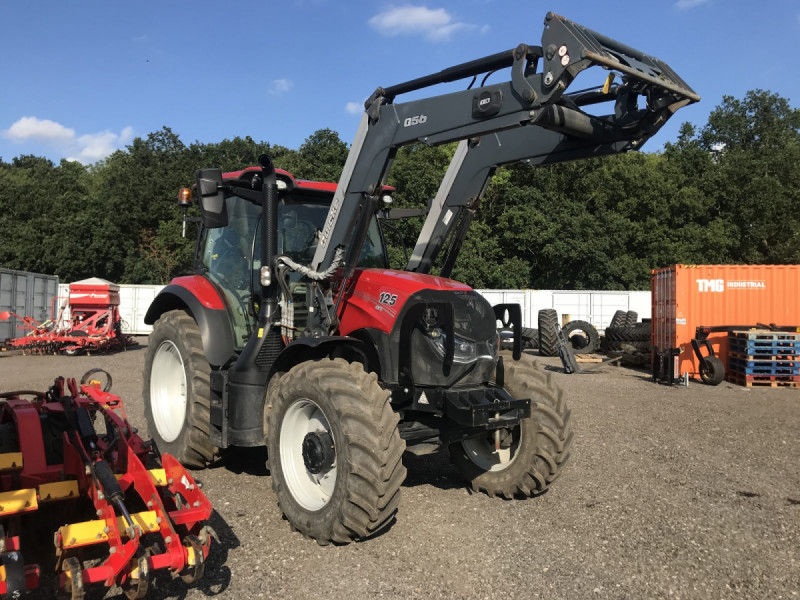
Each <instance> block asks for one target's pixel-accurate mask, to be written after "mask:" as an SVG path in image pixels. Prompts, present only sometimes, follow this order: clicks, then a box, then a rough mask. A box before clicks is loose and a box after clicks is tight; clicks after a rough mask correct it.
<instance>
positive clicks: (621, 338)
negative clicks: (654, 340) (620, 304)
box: [603, 310, 651, 354]
mask: <svg viewBox="0 0 800 600" xmlns="http://www.w3.org/2000/svg"><path fill="white" fill-rule="evenodd" d="M638 319H639V315H638V314H637V313H636V311H633V310H629V311H624V310H618V311H617V312H615V313H614V317H613V318H612V319H611V324H610V325H609V326H608V327H606V332H605V338H604V339H603V349H604V350H605V351H606V352H621V351H623V350H625V349H626V347H627V348H630V347H633V348H635V349H636V350H637V351H638V352H641V353H643V354H650V335H651V325H650V322H649V321H647V322H644V323H639V322H637V321H638Z"/></svg>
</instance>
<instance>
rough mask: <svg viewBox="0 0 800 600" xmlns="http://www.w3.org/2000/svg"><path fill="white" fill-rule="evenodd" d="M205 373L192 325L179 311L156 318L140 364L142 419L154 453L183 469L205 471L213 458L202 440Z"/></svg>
mask: <svg viewBox="0 0 800 600" xmlns="http://www.w3.org/2000/svg"><path fill="white" fill-rule="evenodd" d="M210 373H211V369H210V367H209V365H208V361H207V360H206V357H205V354H204V352H203V341H202V338H201V337H200V329H199V328H198V327H197V323H195V321H194V319H193V318H192V317H190V316H189V315H188V314H186V313H185V312H183V311H181V310H172V311H169V312H167V313H164V314H163V315H161V317H160V318H159V319H158V321H156V322H155V325H153V332H152V333H151V334H150V338H149V339H148V342H147V354H146V355H145V359H144V389H143V391H142V394H143V396H144V414H145V418H146V419H147V428H148V430H149V431H150V435H151V436H152V438H153V440H154V441H155V442H156V445H157V446H158V449H159V450H160V451H161V452H168V453H169V454H172V455H173V456H174V457H175V458H177V459H178V460H179V461H180V462H181V463H183V464H184V465H185V466H187V467H194V468H201V467H205V466H206V465H207V464H208V463H209V462H211V460H212V459H213V458H214V455H215V454H216V452H217V448H216V447H215V446H213V445H212V444H211V442H210V441H209V435H208V434H209V427H210V426H211V417H210V413H209V411H210V406H211V390H210V377H211V374H210Z"/></svg>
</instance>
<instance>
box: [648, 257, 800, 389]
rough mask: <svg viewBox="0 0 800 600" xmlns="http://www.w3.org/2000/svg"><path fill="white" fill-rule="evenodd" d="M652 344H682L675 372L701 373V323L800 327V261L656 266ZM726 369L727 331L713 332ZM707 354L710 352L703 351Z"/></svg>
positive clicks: (716, 347) (711, 338)
mask: <svg viewBox="0 0 800 600" xmlns="http://www.w3.org/2000/svg"><path fill="white" fill-rule="evenodd" d="M652 303H653V313H652V324H653V334H652V344H653V345H654V346H655V347H656V348H658V349H659V350H665V349H668V348H680V354H679V355H678V356H677V358H676V359H675V360H676V361H677V364H676V365H675V375H676V376H679V375H682V374H683V373H685V372H689V373H691V374H692V375H693V376H694V377H697V376H698V372H699V365H698V359H697V357H696V356H695V355H694V352H693V351H692V345H691V340H692V339H693V338H694V337H695V335H696V331H697V328H698V327H701V326H703V327H713V326H721V325H736V326H742V327H754V326H755V325H756V323H765V324H770V323H774V324H776V325H780V326H792V327H800V265H675V266H672V267H667V268H664V269H657V270H654V271H652ZM708 339H709V341H710V342H711V345H712V347H713V348H714V351H715V352H716V353H717V355H718V356H719V357H720V359H721V360H722V362H723V364H724V365H725V367H726V369H727V365H728V339H727V333H724V332H720V333H711V334H710V335H709V336H708ZM703 354H704V355H705V351H704V352H703Z"/></svg>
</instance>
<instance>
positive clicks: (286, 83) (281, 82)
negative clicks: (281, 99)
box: [268, 79, 294, 96]
mask: <svg viewBox="0 0 800 600" xmlns="http://www.w3.org/2000/svg"><path fill="white" fill-rule="evenodd" d="M293 86H294V81H292V80H290V79H273V80H272V83H271V84H270V86H269V90H268V92H269V93H270V94H272V95H273V96H279V95H281V94H285V93H286V92H288V91H289V90H290V89H292V87H293Z"/></svg>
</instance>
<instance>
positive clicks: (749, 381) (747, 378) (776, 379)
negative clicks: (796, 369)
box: [725, 373, 800, 388]
mask: <svg viewBox="0 0 800 600" xmlns="http://www.w3.org/2000/svg"><path fill="white" fill-rule="evenodd" d="M725 379H726V380H727V381H729V382H730V383H735V384H737V385H743V386H745V387H788V388H800V377H793V376H786V375H742V374H741V373H728V374H727V376H726V377H725Z"/></svg>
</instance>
